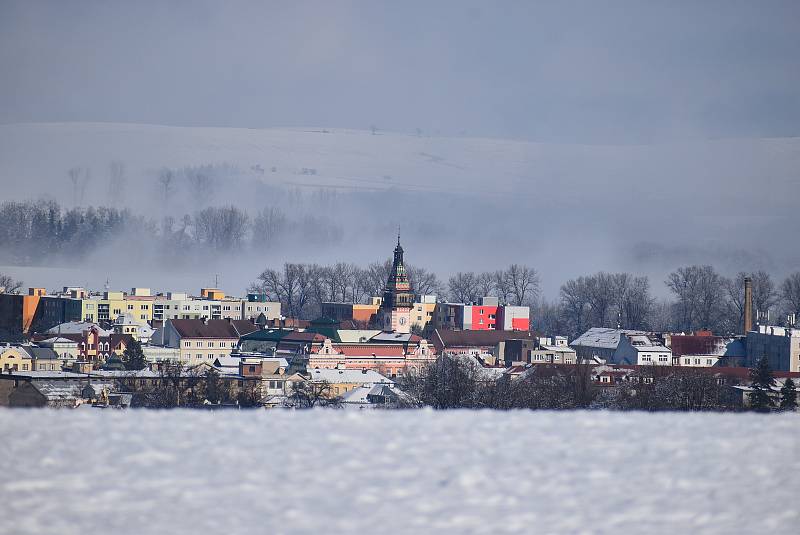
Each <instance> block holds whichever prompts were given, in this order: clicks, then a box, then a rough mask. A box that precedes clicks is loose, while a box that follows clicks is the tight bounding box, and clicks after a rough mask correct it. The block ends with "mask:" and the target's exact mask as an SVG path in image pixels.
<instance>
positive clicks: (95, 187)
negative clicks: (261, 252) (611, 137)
mask: <svg viewBox="0 0 800 535" xmlns="http://www.w3.org/2000/svg"><path fill="white" fill-rule="evenodd" d="M114 160H118V161H121V162H123V163H124V164H125V167H126V176H127V177H128V183H127V188H126V190H127V191H126V193H125V194H124V195H122V194H119V193H118V192H115V191H111V190H109V187H108V182H109V181H108V169H109V164H110V162H111V161H114ZM222 163H226V164H229V165H231V166H233V168H235V169H236V172H233V173H230V174H229V175H226V176H225V177H224V181H223V182H222V183H220V184H217V187H216V188H215V190H214V192H213V195H211V196H210V198H209V199H207V200H206V201H205V202H216V203H234V204H237V205H239V206H241V207H242V208H245V209H247V210H249V211H250V212H251V213H253V212H255V211H257V210H258V209H259V208H261V207H264V206H269V205H280V206H281V207H282V208H284V209H288V210H303V211H305V212H309V213H314V214H322V215H324V216H326V217H329V218H331V219H333V220H336V221H337V222H339V223H340V224H342V225H344V227H345V239H344V242H343V243H344V244H345V245H346V247H345V248H344V249H343V248H342V247H341V246H337V248H334V249H332V250H327V251H326V250H323V249H320V248H316V247H315V248H309V247H305V248H302V254H296V253H295V252H294V251H292V252H291V253H286V254H285V255H281V256H280V257H278V256H275V255H272V256H270V257H269V258H268V261H269V262H273V263H281V262H283V261H285V260H294V261H334V260H342V259H346V260H353V261H357V262H364V261H370V260H373V259H375V258H381V257H384V256H385V255H387V254H389V251H387V250H386V248H387V247H389V249H390V248H391V241H392V235H393V234H394V232H395V231H396V228H397V226H398V225H400V226H402V228H403V234H404V236H405V238H406V240H407V242H408V244H409V247H410V248H409V261H411V262H415V263H418V264H422V265H426V266H428V267H429V268H431V269H434V270H437V271H439V272H441V273H447V272H451V271H455V270H463V269H467V268H468V267H469V268H471V269H477V270H480V269H493V268H495V267H496V266H497V265H498V264H503V263H510V262H525V263H530V264H532V265H534V266H536V267H537V268H539V269H540V271H541V272H542V274H543V285H544V287H545V289H546V291H547V293H548V294H549V295H550V296H551V297H553V296H554V295H555V294H556V293H557V290H558V286H559V285H560V284H561V283H562V282H563V281H564V279H565V278H568V277H572V276H577V275H580V274H585V273H590V272H594V271H597V270H600V269H605V270H625V271H634V272H643V273H648V274H651V275H652V276H653V277H654V279H655V281H656V282H655V284H654V286H655V287H656V292H657V293H659V288H660V287H661V286H662V285H661V284H660V280H663V276H664V274H665V273H666V272H669V271H671V270H672V269H675V268H676V267H677V266H679V265H682V264H686V263H712V264H715V265H716V266H717V267H718V268H719V269H721V270H722V271H723V272H728V273H731V272H736V271H739V270H744V269H761V268H763V269H768V270H770V271H772V272H773V273H774V274H775V275H776V276H777V277H780V276H782V275H783V274H785V273H786V272H788V271H789V270H791V269H793V268H794V267H796V265H797V264H798V263H799V262H800V248H798V247H797V245H796V239H795V232H796V209H797V202H798V199H800V178H799V177H798V174H797V173H798V171H797V170H798V169H800V139H796V138H784V139H732V140H689V141H686V142H685V143H681V144H660V145H614V146H611V145H608V146H598V145H564V144H561V145H559V144H542V143H533V142H525V141H513V140H503V139H481V138H444V137H427V136H416V135H411V134H402V133H391V132H380V131H379V132H377V133H376V135H373V134H372V133H371V132H367V131H354V130H339V129H335V128H328V129H323V128H307V129H279V128H273V129H260V130H259V129H242V128H186V127H167V126H153V125H137V124H110V123H62V124H10V125H0V187H2V191H3V195H2V198H3V199H22V198H40V197H49V198H56V199H59V200H61V201H62V202H63V203H64V204H66V205H70V204H72V202H73V201H74V191H73V189H72V186H71V184H70V182H69V180H68V177H67V170H68V169H69V168H71V167H73V166H81V167H84V168H88V169H90V171H91V179H90V181H89V183H88V187H87V191H86V193H85V195H84V198H83V200H82V203H83V204H113V205H117V206H131V207H133V209H134V210H135V211H138V212H143V213H146V214H148V215H151V216H154V217H156V218H158V217H159V216H161V215H163V214H164V213H167V212H169V213H173V214H177V215H180V214H182V213H187V212H188V213H191V211H192V210H194V209H196V208H197V201H196V200H195V199H193V198H192V197H191V196H190V195H188V194H186V191H185V190H184V191H183V192H182V193H181V190H180V189H178V190H176V191H177V192H178V193H176V194H175V195H174V196H173V198H172V199H171V201H170V203H169V205H165V202H164V200H163V199H162V198H161V196H160V193H159V186H158V181H157V175H158V170H159V169H160V168H162V167H165V166H166V167H170V168H173V169H177V168H180V167H183V166H187V165H203V164H222ZM322 190H325V191H327V192H329V193H330V192H331V191H335V192H336V195H337V202H336V203H334V204H325V203H322V202H320V200H319V199H320V197H315V196H314V195H315V194H316V193H319V192H320V191H322ZM286 191H294V192H298V191H299V192H301V195H304V197H302V198H303V199H304V200H303V202H302V203H301V204H300V205H292V206H287V204H286V203H285V201H284V198H283V197H280V196H279V192H286ZM276 192H278V193H276ZM325 198H328V197H325ZM462 244H469V245H470V247H462ZM300 245H302V244H300ZM476 252H479V253H480V254H475V253H476ZM567 258H569V259H570V261H569V262H566V261H565V259H567ZM266 261H267V260H266V259H265V260H264V261H262V260H261V259H257V260H256V264H257V267H254V268H253V269H252V270H251V271H252V272H253V273H255V272H257V271H258V269H259V268H260V267H262V266H263V263H264V262H266ZM465 262H469V266H467V265H465ZM104 269H105V266H104ZM210 269H211V268H210ZM109 275H110V276H111V277H112V279H113V278H114V274H113V273H107V272H106V271H104V274H103V275H102V276H98V277H99V278H97V277H95V278H96V279H97V280H94V279H93V280H92V282H93V283H97V282H100V281H103V280H105V277H106V276H109ZM253 276H254V275H248V276H247V278H244V277H242V278H241V280H239V277H238V276H237V278H236V279H237V280H236V281H235V285H234V290H232V291H238V286H239V285H241V287H242V288H243V287H244V286H245V285H246V284H247V282H249V280H252V277H253ZM126 280H127V279H126ZM68 283H69V282H68V281H64V282H63V284H68Z"/></svg>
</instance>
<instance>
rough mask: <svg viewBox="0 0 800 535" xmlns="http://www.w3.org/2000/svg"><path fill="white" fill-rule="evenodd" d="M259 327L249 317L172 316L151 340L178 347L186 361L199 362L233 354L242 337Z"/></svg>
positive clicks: (183, 359) (180, 354) (211, 361)
mask: <svg viewBox="0 0 800 535" xmlns="http://www.w3.org/2000/svg"><path fill="white" fill-rule="evenodd" d="M257 330H258V327H257V326H256V325H255V324H253V323H252V322H250V321H245V320H222V319H219V320H207V319H178V320H174V319H170V320H167V321H166V323H164V325H163V326H162V327H160V328H159V329H158V330H157V331H156V333H155V334H154V335H153V338H152V339H151V343H152V344H153V345H160V346H162V347H170V348H176V349H178V350H179V360H180V362H182V363H185V364H190V365H196V364H199V363H201V362H208V363H209V364H211V363H213V362H214V359H216V358H217V357H226V356H230V354H231V352H233V350H234V349H235V348H236V345H237V344H238V342H239V338H241V337H242V336H245V335H247V334H250V333H253V332H255V331H257Z"/></svg>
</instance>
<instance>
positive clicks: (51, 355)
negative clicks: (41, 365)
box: [20, 346, 59, 360]
mask: <svg viewBox="0 0 800 535" xmlns="http://www.w3.org/2000/svg"><path fill="white" fill-rule="evenodd" d="M20 347H21V348H22V349H24V350H25V352H26V353H28V355H30V356H31V358H34V359H36V360H58V358H59V357H58V353H56V352H55V351H53V349H52V348H49V347H36V346H20Z"/></svg>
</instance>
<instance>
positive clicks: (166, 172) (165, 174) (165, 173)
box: [158, 167, 175, 203]
mask: <svg viewBox="0 0 800 535" xmlns="http://www.w3.org/2000/svg"><path fill="white" fill-rule="evenodd" d="M174 182H175V173H174V172H173V171H172V169H168V168H166V167H164V168H163V169H161V171H160V172H159V173H158V183H159V184H160V186H161V189H162V191H163V192H164V202H165V203H167V202H169V196H170V194H171V193H172V190H173V188H174Z"/></svg>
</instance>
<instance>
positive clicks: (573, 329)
mask: <svg viewBox="0 0 800 535" xmlns="http://www.w3.org/2000/svg"><path fill="white" fill-rule="evenodd" d="M745 277H750V278H751V279H752V283H753V310H752V313H753V318H754V321H758V320H759V319H760V321H761V322H766V321H767V320H768V321H769V323H770V324H772V325H786V324H787V322H788V317H789V316H791V315H794V317H795V318H800V272H797V273H793V274H791V275H789V276H788V277H787V278H786V279H784V280H783V281H782V282H781V283H780V284H776V283H775V282H774V280H773V279H772V276H771V275H770V274H769V273H767V272H765V271H756V272H751V273H746V272H740V273H737V274H736V275H735V276H733V277H726V276H724V275H722V274H720V273H718V272H717V271H716V270H715V269H714V268H713V267H712V266H685V267H681V268H678V269H677V270H675V271H674V272H672V273H670V274H669V276H668V277H667V279H666V281H664V284H665V285H666V288H667V289H668V290H669V292H670V294H671V295H672V299H671V300H661V301H659V300H656V299H655V298H654V297H653V296H652V294H651V291H650V283H649V280H648V278H647V277H636V276H634V275H631V274H630V273H605V272H600V273H596V274H594V275H588V276H584V277H578V278H577V279H571V280H569V281H567V282H566V283H564V284H563V285H562V286H561V291H560V295H559V299H557V300H555V301H552V302H545V301H542V302H539V303H537V305H536V307H535V308H534V311H533V313H532V315H533V321H534V326H535V328H537V329H539V330H542V331H544V332H549V333H564V334H567V335H569V336H577V335H579V334H581V333H582V332H585V331H586V329H588V328H590V327H610V328H614V327H617V326H619V327H622V328H624V329H642V330H653V331H678V332H680V331H685V332H688V331H696V330H700V329H709V330H712V331H714V332H715V333H719V334H735V333H740V332H741V330H742V326H743V323H744V310H745V305H744V279H745Z"/></svg>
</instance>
